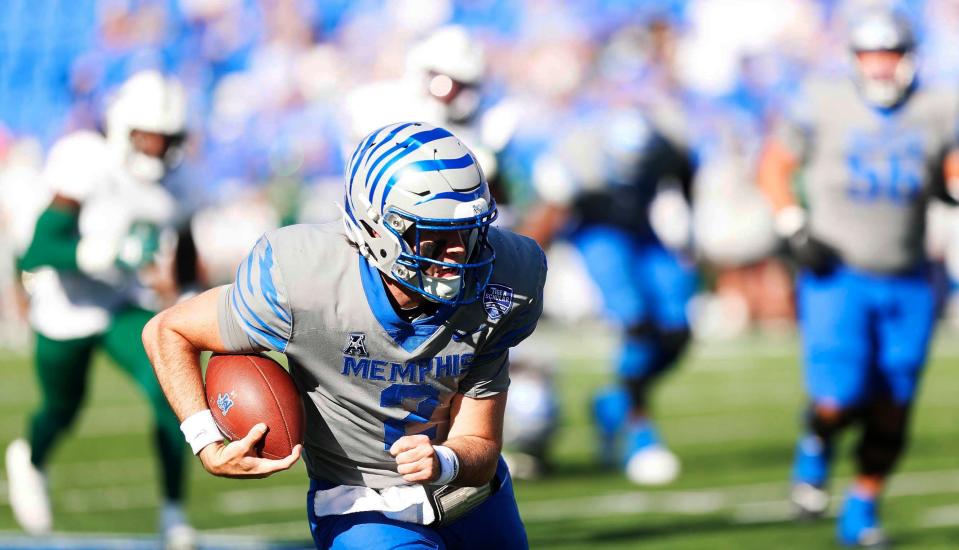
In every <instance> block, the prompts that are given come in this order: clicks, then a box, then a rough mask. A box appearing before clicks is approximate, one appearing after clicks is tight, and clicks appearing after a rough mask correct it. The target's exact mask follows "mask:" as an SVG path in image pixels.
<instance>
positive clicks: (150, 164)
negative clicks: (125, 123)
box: [124, 128, 186, 181]
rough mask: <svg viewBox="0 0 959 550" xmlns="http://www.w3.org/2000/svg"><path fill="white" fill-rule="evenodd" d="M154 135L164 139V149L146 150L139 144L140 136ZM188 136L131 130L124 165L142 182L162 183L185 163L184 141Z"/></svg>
mask: <svg viewBox="0 0 959 550" xmlns="http://www.w3.org/2000/svg"><path fill="white" fill-rule="evenodd" d="M142 134H152V135H154V136H159V139H163V145H162V147H159V148H158V149H157V150H144V148H143V147H142V146H140V145H139V144H138V136H139V135H142ZM185 137H186V134H184V133H179V134H172V135H170V134H158V133H154V132H145V131H142V130H139V129H137V128H133V129H131V130H130V147H129V149H128V151H127V154H126V158H125V159H124V165H125V166H126V168H127V170H128V171H129V172H130V174H131V175H133V176H134V177H135V178H137V179H139V180H142V181H160V180H161V179H163V177H164V176H165V175H166V174H167V173H168V172H170V171H171V170H174V169H175V168H176V167H178V166H179V165H180V163H181V162H182V161H183V141H184V139H185Z"/></svg>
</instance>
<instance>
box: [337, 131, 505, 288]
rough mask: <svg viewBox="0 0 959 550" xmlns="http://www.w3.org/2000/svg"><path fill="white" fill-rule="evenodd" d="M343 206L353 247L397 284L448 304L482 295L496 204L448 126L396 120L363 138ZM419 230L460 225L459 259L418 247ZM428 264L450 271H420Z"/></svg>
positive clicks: (491, 257)
mask: <svg viewBox="0 0 959 550" xmlns="http://www.w3.org/2000/svg"><path fill="white" fill-rule="evenodd" d="M344 211H345V214H346V215H345V216H344V221H345V224H346V232H347V235H348V237H349V238H350V240H351V241H353V243H354V244H356V246H357V247H358V249H359V251H360V253H361V254H362V255H363V256H365V257H366V258H367V260H369V261H370V262H371V263H373V264H374V265H376V267H377V268H379V270H380V271H382V272H383V273H385V274H386V275H387V276H388V277H390V278H392V279H393V280H395V281H397V282H398V283H400V284H401V285H403V286H405V287H407V288H409V289H411V290H414V291H416V292H419V293H420V294H423V295H424V296H426V297H427V298H428V299H430V300H432V301H434V302H439V303H443V304H451V305H460V304H464V303H470V302H473V301H475V300H477V299H478V298H479V296H480V295H481V294H482V292H483V289H484V287H485V286H486V283H487V282H488V281H489V277H490V274H491V273H492V269H493V260H494V258H495V255H494V253H493V250H492V247H490V245H489V241H488V239H487V232H488V230H489V226H490V224H491V223H492V222H493V220H495V219H496V203H495V202H494V201H493V199H492V197H491V196H490V192H489V186H488V185H487V183H486V177H485V176H484V175H483V171H482V169H481V168H480V165H479V163H478V162H477V160H476V157H475V156H474V155H473V153H472V152H471V151H470V150H469V149H468V148H467V147H466V146H465V145H463V144H462V143H461V142H460V140H459V139H457V138H456V137H455V136H454V135H453V134H451V133H450V132H449V131H448V130H445V129H443V128H437V127H435V126H431V125H429V124H426V123H423V122H404V123H398V124H391V125H389V126H385V127H383V128H380V129H379V130H376V131H374V132H372V133H371V134H369V135H368V136H366V137H365V138H363V140H361V141H360V145H359V146H358V147H357V148H356V151H355V152H354V153H353V156H352V158H351V159H350V163H349V166H348V167H347V170H346V200H345V206H344ZM424 230H426V231H430V232H435V231H441V232H442V231H461V232H464V233H461V236H462V237H463V242H464V244H466V246H467V258H466V260H465V262H464V263H449V262H443V261H440V260H438V259H435V258H431V257H428V256H427V255H424V254H421V250H420V243H421V238H420V235H421V231H424ZM434 265H435V266H441V267H443V268H449V269H452V270H454V273H455V275H450V274H449V271H448V270H447V275H446V276H444V277H432V276H430V275H427V273H426V271H427V269H428V268H429V267H430V266H434Z"/></svg>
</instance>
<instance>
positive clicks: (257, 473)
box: [199, 422, 432, 478]
mask: <svg viewBox="0 0 959 550" xmlns="http://www.w3.org/2000/svg"><path fill="white" fill-rule="evenodd" d="M265 434H266V424H263V423H262V422H261V423H260V424H257V425H255V426H253V428H251V429H250V433H248V434H246V437H244V438H243V439H238V440H236V441H232V442H230V444H228V445H224V444H223V443H221V442H217V443H211V444H210V445H207V446H206V447H204V448H203V450H202V451H200V455H199V456H200V461H201V462H202V463H203V467H204V468H206V470H207V471H208V472H210V473H211V474H213V475H215V476H220V477H233V478H263V477H267V476H270V475H273V474H275V473H276V472H282V471H283V470H287V469H289V468H290V466H293V464H295V463H296V461H297V459H299V458H300V452H301V451H302V449H303V446H302V445H297V446H295V447H293V452H291V453H290V456H288V457H286V458H282V459H279V460H271V459H269V458H258V457H256V456H255V454H256V453H255V451H254V450H253V446H254V445H256V443H257V442H258V441H259V440H260V439H262V438H263V436H264V435H265ZM431 450H432V448H431Z"/></svg>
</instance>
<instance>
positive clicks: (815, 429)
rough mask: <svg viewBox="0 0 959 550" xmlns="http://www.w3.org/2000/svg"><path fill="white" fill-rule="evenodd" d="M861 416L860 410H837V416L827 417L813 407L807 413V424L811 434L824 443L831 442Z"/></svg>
mask: <svg viewBox="0 0 959 550" xmlns="http://www.w3.org/2000/svg"><path fill="white" fill-rule="evenodd" d="M861 416H862V410H861V409H858V408H843V409H836V411H835V414H830V415H825V414H822V413H820V412H819V411H817V410H816V406H815V405H812V406H810V408H809V410H808V411H807V412H806V424H807V426H808V427H809V431H810V432H812V433H813V434H815V435H817V436H818V437H819V438H820V439H822V440H823V441H829V440H831V439H832V437H833V436H834V435H836V434H837V433H839V432H840V431H842V430H843V429H844V428H846V426H849V424H851V423H852V422H853V421H855V420H856V419H857V418H860V417H861Z"/></svg>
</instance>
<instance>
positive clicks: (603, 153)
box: [521, 106, 696, 485]
mask: <svg viewBox="0 0 959 550" xmlns="http://www.w3.org/2000/svg"><path fill="white" fill-rule="evenodd" d="M557 135H559V136H561V137H559V138H557V139H556V140H555V142H554V143H553V144H552V145H551V147H550V149H549V150H548V152H546V153H545V154H544V155H543V156H542V157H540V158H539V159H538V160H537V161H536V167H535V170H534V184H535V186H536V189H537V191H538V192H539V194H540V199H541V201H542V202H541V203H540V204H539V205H538V206H536V207H534V208H533V209H532V210H531V211H530V212H529V214H528V216H527V218H526V220H525V222H524V225H523V226H522V229H521V231H523V232H525V233H526V234H527V235H530V236H532V237H533V238H535V239H536V240H537V241H538V242H539V243H540V244H541V245H542V246H544V247H545V246H548V245H549V243H551V242H552V241H553V240H554V238H556V237H557V236H559V235H564V236H566V238H568V239H569V240H570V241H571V242H572V243H573V245H574V246H575V247H576V248H577V249H578V251H579V252H580V254H581V256H582V258H583V261H584V264H585V266H586V269H587V271H588V272H589V275H590V276H591V278H592V279H593V281H594V282H595V283H596V286H597V287H598V288H599V290H600V293H601V294H602V299H603V303H604V305H605V309H606V312H607V314H608V316H609V317H610V318H611V319H612V320H613V321H614V322H616V323H617V324H618V326H619V327H620V328H621V330H622V331H623V340H622V343H621V345H620V349H619V352H618V355H619V356H618V359H617V362H618V364H617V376H618V378H619V380H620V384H619V386H617V387H614V388H609V389H607V390H604V391H602V392H601V393H600V394H599V395H597V396H596V398H595V401H594V403H593V407H594V417H595V420H596V424H597V429H598V430H599V433H600V437H601V449H600V455H601V460H602V461H603V462H605V463H607V464H611V463H615V462H617V461H618V460H619V459H620V455H622V457H623V458H624V459H625V464H626V474H627V476H628V477H629V479H630V480H632V481H633V482H635V483H639V484H649V485H659V484H664V483H669V482H671V481H672V480H673V479H675V478H676V476H677V475H678V474H679V469H680V466H679V461H678V459H677V458H676V457H675V455H673V454H672V453H671V452H670V451H669V450H668V449H667V448H666V446H665V444H664V443H663V441H662V439H661V438H660V436H659V433H658V431H657V429H656V427H655V425H654V423H653V421H652V420H651V418H650V407H649V400H648V397H649V391H650V386H651V384H652V383H653V381H654V380H656V379H657V378H658V377H659V376H660V375H661V374H663V373H664V372H665V371H666V370H668V369H669V367H671V366H672V365H674V364H675V362H676V360H677V359H678V358H679V356H680V354H681V353H682V352H683V350H684V349H685V347H686V344H687V342H688V341H689V336H690V332H689V321H688V319H687V316H686V305H687V302H688V301H689V299H690V298H691V297H692V294H693V291H694V290H695V282H696V276H695V272H694V269H693V266H692V263H691V262H690V260H689V259H688V257H686V256H685V254H684V251H685V250H688V248H687V247H688V246H689V244H690V243H689V237H688V235H689V230H690V228H689V224H688V221H687V222H686V223H684V224H683V223H681V224H680V225H679V226H678V227H677V224H676V223H675V222H677V221H681V220H680V218H682V217H683V213H685V218H686V219H687V220H688V218H689V213H688V209H687V210H683V207H684V206H685V204H686V203H685V200H686V198H687V197H688V196H689V185H690V183H691V181H692V176H693V164H692V159H691V157H690V153H689V151H688V150H687V149H685V147H683V146H682V145H680V144H678V143H677V142H676V141H675V140H674V139H673V138H671V137H668V136H667V135H666V134H665V133H664V132H662V131H660V130H659V129H657V128H656V127H654V126H653V125H652V123H651V122H650V121H649V120H648V118H647V117H646V116H644V115H643V114H642V113H641V112H640V111H639V110H637V109H635V108H632V107H626V106H624V107H612V108H606V107H603V108H599V109H594V110H593V111H592V112H587V113H586V114H583V115H580V116H579V117H578V118H576V119H575V120H572V121H570V122H569V123H568V124H567V125H564V126H562V127H561V130H560V131H558V132H557ZM677 198H678V200H679V202H680V203H681V204H680V205H676V204H675V201H674V200H673V199H677ZM660 199H663V200H667V201H671V202H673V205H672V206H670V209H674V208H676V207H677V206H678V207H679V209H678V212H679V213H678V214H676V215H673V216H671V217H670V218H671V220H670V221H671V222H672V223H670V224H669V226H668V227H667V226H665V225H660V227H659V228H658V229H659V230H658V231H657V228H654V221H653V220H654V218H655V215H654V212H655V211H656V208H657V206H656V202H657V200H660ZM664 242H668V243H669V244H670V245H671V246H672V248H670V247H669V246H667V244H664ZM620 439H622V441H620Z"/></svg>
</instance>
